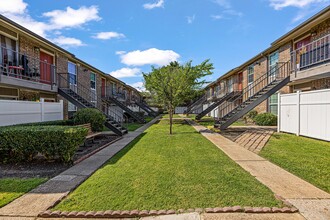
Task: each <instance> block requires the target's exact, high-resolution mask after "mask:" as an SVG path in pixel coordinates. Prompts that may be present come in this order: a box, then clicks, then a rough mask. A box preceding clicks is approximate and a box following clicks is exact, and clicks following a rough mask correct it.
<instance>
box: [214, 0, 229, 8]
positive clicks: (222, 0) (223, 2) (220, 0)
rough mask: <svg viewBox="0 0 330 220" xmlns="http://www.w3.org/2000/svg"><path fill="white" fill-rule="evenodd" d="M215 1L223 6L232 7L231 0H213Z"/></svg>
mask: <svg viewBox="0 0 330 220" xmlns="http://www.w3.org/2000/svg"><path fill="white" fill-rule="evenodd" d="M213 2H214V3H216V4H218V5H220V6H221V7H223V8H226V9H229V8H231V4H230V2H229V0H213Z"/></svg>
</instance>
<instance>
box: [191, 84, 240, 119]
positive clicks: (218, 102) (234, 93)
mask: <svg viewBox="0 0 330 220" xmlns="http://www.w3.org/2000/svg"><path fill="white" fill-rule="evenodd" d="M240 93H241V92H240V91H232V92H228V93H226V94H225V95H224V96H222V97H220V98H217V99H216V100H215V101H214V102H213V103H212V104H211V105H210V106H209V107H207V108H206V109H205V110H203V111H202V112H201V113H199V114H198V115H196V117H195V119H196V120H200V119H201V118H202V117H204V116H205V115H206V114H208V113H210V112H211V111H212V110H213V109H215V108H216V107H217V106H219V105H221V103H223V102H225V101H230V100H232V99H235V97H237V96H238V95H240Z"/></svg>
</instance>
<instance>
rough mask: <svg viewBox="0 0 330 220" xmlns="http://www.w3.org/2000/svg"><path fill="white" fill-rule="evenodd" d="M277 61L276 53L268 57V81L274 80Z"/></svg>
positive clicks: (277, 54)
mask: <svg viewBox="0 0 330 220" xmlns="http://www.w3.org/2000/svg"><path fill="white" fill-rule="evenodd" d="M278 59H279V53H278V51H276V52H275V53H272V54H271V55H269V71H270V72H269V76H270V77H271V78H270V80H274V79H275V76H276V69H277V64H278Z"/></svg>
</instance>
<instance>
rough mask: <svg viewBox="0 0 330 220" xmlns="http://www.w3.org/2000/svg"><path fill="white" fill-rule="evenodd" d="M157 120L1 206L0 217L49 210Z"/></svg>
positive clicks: (27, 215)
mask: <svg viewBox="0 0 330 220" xmlns="http://www.w3.org/2000/svg"><path fill="white" fill-rule="evenodd" d="M158 119H159V117H157V118H155V119H153V120H152V121H151V122H149V123H148V124H145V125H144V126H142V127H140V128H138V129H137V130H136V131H134V132H130V133H128V134H126V135H125V136H124V137H123V138H122V139H121V140H119V141H117V142H115V143H113V144H110V145H109V146H108V147H106V148H104V149H102V150H101V151H99V152H97V153H96V154H94V155H92V156H91V157H89V158H87V159H86V160H84V161H82V162H80V163H78V164H76V165H74V166H72V167H71V168H69V169H67V170H66V171H64V172H62V173H61V174H59V175H58V176H56V177H54V178H52V179H50V180H49V181H47V182H46V183H44V184H41V185H40V186H38V187H37V188H35V189H34V190H32V191H30V192H29V193H27V194H25V195H23V196H21V197H20V198H18V199H16V200H14V201H13V202H11V203H9V204H8V205H6V206H4V207H2V208H0V220H2V219H3V218H4V216H17V217H19V216H25V217H35V216H37V215H38V214H39V213H40V212H42V211H46V210H47V209H49V208H50V207H52V206H53V205H54V204H56V203H57V202H58V201H59V200H61V199H62V198H63V197H65V196H66V195H67V194H68V193H69V192H70V191H72V190H74V189H75V188H76V187H77V186H79V185H80V184H81V183H82V182H84V181H85V180H86V179H87V178H88V177H89V176H91V175H92V174H93V173H94V172H95V171H96V170H97V169H99V168H100V167H101V166H102V165H103V164H104V163H106V162H107V161H108V160H109V159H110V158H111V157H113V156H114V155H115V154H116V153H118V152H119V151H120V150H122V149H123V148H124V147H125V146H127V145H128V144H129V143H130V142H131V141H133V140H134V139H135V138H136V137H138V136H139V135H140V134H141V133H143V131H144V130H146V129H147V128H148V127H150V126H151V125H152V124H153V123H155V122H156V121H157V120H158Z"/></svg>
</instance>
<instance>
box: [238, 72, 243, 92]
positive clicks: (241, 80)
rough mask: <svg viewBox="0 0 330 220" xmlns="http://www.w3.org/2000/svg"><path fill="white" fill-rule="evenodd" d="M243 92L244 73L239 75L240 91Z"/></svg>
mask: <svg viewBox="0 0 330 220" xmlns="http://www.w3.org/2000/svg"><path fill="white" fill-rule="evenodd" d="M242 90H243V73H239V74H238V91H242Z"/></svg>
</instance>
